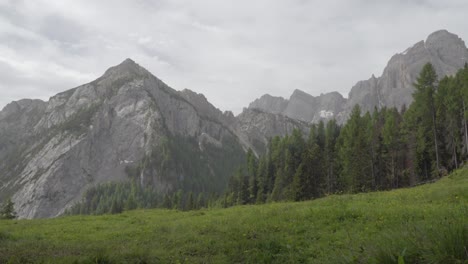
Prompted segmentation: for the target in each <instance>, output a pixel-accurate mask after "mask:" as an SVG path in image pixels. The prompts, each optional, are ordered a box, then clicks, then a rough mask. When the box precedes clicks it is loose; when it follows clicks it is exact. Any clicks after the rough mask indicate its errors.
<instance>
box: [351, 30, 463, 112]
mask: <svg viewBox="0 0 468 264" xmlns="http://www.w3.org/2000/svg"><path fill="white" fill-rule="evenodd" d="M467 61H468V49H467V48H466V46H465V43H464V42H463V40H462V39H460V38H459V37H458V36H457V35H455V34H452V33H450V32H448V31H446V30H440V31H436V32H434V33H432V34H430V35H429V36H428V37H427V39H426V41H420V42H418V43H416V44H415V45H413V46H412V47H410V48H408V49H407V50H406V51H404V52H403V53H398V54H396V55H394V56H393V57H392V58H391V59H390V61H389V62H388V64H387V66H386V67H385V69H384V71H383V74H382V76H381V77H379V78H375V77H374V76H372V77H371V78H370V79H369V80H366V81H360V82H358V83H357V84H356V85H355V86H354V87H353V88H352V89H351V91H350V93H349V99H348V102H347V104H346V107H345V113H344V115H343V116H347V114H349V112H350V111H351V109H352V107H354V105H356V104H359V105H360V106H361V108H362V110H363V111H373V109H374V108H375V107H377V108H381V107H396V108H397V109H401V107H402V106H403V105H406V106H408V105H409V104H411V102H412V101H413V97H412V94H413V92H414V87H413V83H414V82H415V81H416V78H417V77H418V75H419V73H420V71H421V69H422V67H423V66H424V64H426V63H428V62H430V63H432V65H433V66H434V68H435V69H436V72H437V75H438V76H439V77H440V78H442V77H444V76H446V75H453V74H455V73H456V72H457V71H458V70H459V69H461V68H462V67H463V66H464V64H465V63H466V62H467Z"/></svg>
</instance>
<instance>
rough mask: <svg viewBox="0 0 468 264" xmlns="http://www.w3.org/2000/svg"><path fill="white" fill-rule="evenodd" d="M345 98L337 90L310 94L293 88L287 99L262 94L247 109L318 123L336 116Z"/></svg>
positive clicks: (341, 109) (341, 108)
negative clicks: (317, 94) (316, 94)
mask: <svg viewBox="0 0 468 264" xmlns="http://www.w3.org/2000/svg"><path fill="white" fill-rule="evenodd" d="M345 102H346V100H345V99H344V98H343V96H342V95H341V94H339V93H337V92H332V93H327V94H321V95H320V96H317V97H315V96H312V95H310V94H308V93H306V92H303V91H301V90H295V91H294V92H293V94H292V95H291V97H290V98H289V100H286V99H284V98H282V97H274V96H270V95H264V96H262V97H260V98H259V99H256V100H255V101H254V102H252V103H251V104H250V105H249V109H258V110H261V111H263V112H267V113H273V114H281V115H285V116H288V117H290V118H293V119H297V120H300V121H302V122H307V123H309V122H312V123H318V122H319V121H320V120H329V119H331V118H334V117H336V115H337V114H339V113H340V112H341V111H343V106H344V103H345Z"/></svg>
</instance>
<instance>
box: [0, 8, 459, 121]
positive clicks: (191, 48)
mask: <svg viewBox="0 0 468 264" xmlns="http://www.w3.org/2000/svg"><path fill="white" fill-rule="evenodd" d="M466 14H468V1H466V0H444V1H440V0H414V1H406V0H394V1H375V0H327V1H323V0H320V1H316V0H309V1H307V0H249V1H239V0H237V1H234V0H232V1H231V0H225V1H221V0H197V1H193V0H170V1H169V0H162V1H160V0H127V1H124V0H99V1H96V0H0V109H1V108H3V106H4V105H6V104H7V103H8V102H10V101H13V100H18V99H21V98H40V99H44V100H47V99H48V98H49V97H50V96H52V95H54V94H56V93H57V92H60V91H64V90H66V89H69V88H73V87H75V86H78V85H80V84H83V83H87V82H90V81H92V80H94V79H95V78H97V77H99V76H100V75H102V74H103V73H104V71H105V70H106V69H107V68H109V67H110V66H113V65H116V64H119V63H120V62H121V61H123V60H124V59H125V58H132V59H133V60H135V61H136V62H137V63H139V64H140V65H142V66H143V67H145V68H147V69H148V70H149V71H151V72H152V73H153V74H154V75H156V76H157V77H159V78H160V79H162V80H163V81H164V82H166V83H167V84H168V85H170V86H171V87H173V88H174V89H177V90H181V89H184V88H188V89H191V90H194V91H196V92H199V93H203V94H204V95H205V96H206V97H207V98H208V99H209V100H210V102H212V103H213V104H214V105H215V106H217V107H218V108H220V109H222V110H232V111H234V112H235V113H239V112H240V111H241V110H242V108H243V107H245V106H247V105H248V103H249V102H251V101H252V100H254V99H255V98H257V97H260V96H261V95H262V94H265V93H269V94H272V95H277V96H283V97H289V95H290V94H291V93H292V91H293V90H294V89H301V90H304V91H306V92H308V93H310V94H312V95H319V94H320V93H325V92H330V91H334V90H336V91H339V92H340V93H342V94H343V95H345V96H347V94H348V91H349V90H350V88H351V87H352V86H353V85H354V84H355V83H356V82H357V81H358V80H362V79H368V78H369V77H370V76H371V75H372V74H375V75H376V76H380V75H381V73H382V71H383V68H384V67H385V65H386V63H387V61H388V60H389V59H390V57H391V56H392V55H393V54H395V53H398V52H403V51H404V50H405V49H406V48H408V47H409V46H411V45H413V44H414V43H416V42H418V41H420V40H423V39H425V38H426V37H427V35H428V34H430V33H431V32H433V31H435V30H438V29H447V30H449V31H451V32H453V33H456V34H458V35H459V36H460V37H461V38H463V39H468V23H467V20H466V16H467V15H466Z"/></svg>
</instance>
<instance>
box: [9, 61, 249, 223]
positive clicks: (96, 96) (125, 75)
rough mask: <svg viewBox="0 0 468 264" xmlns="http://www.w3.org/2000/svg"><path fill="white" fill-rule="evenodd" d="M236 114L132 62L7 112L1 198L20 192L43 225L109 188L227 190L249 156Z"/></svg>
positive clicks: (25, 209)
mask: <svg viewBox="0 0 468 264" xmlns="http://www.w3.org/2000/svg"><path fill="white" fill-rule="evenodd" d="M227 116H229V114H223V113H222V112H221V111H219V110H218V109H216V108H215V107H214V106H213V105H211V104H210V103H208V101H207V100H206V98H205V97H204V96H203V95H199V94H196V93H194V92H192V91H189V90H184V91H181V92H178V91H175V90H173V89H172V88H170V87H169V86H167V85H166V84H164V83H163V82H162V81H160V80H159V79H157V78H156V77H154V76H153V75H152V74H151V73H149V72H148V71H146V70H145V69H144V68H142V67H140V66H139V65H137V64H136V63H135V62H133V61H132V60H129V59H128V60H125V61H124V62H123V63H122V64H120V65H118V66H116V67H113V68H110V69H109V70H108V71H106V73H105V74H104V75H103V76H102V77H100V78H99V79H97V80H95V81H93V82H91V83H88V84H85V85H82V86H80V87H77V88H74V89H71V90H68V91H66V92H63V93H60V94H57V95H55V96H53V97H52V98H50V100H49V101H48V102H43V101H40V100H21V101H18V102H12V103H10V104H9V105H7V106H6V107H5V108H4V109H3V110H2V111H1V112H0V131H1V134H0V135H1V136H0V158H2V160H4V161H5V162H2V163H1V165H0V171H1V173H0V183H1V185H0V194H1V196H3V197H0V199H2V198H5V197H7V196H10V195H12V196H13V201H14V202H15V205H16V210H17V212H18V215H19V217H21V218H38V217H53V216H57V215H60V214H61V213H63V212H64V210H65V209H66V208H68V207H69V206H71V205H72V204H73V203H75V202H76V201H77V200H78V199H80V197H81V195H82V193H83V192H84V191H85V190H86V189H87V188H89V187H90V186H94V185H96V184H98V183H102V182H108V181H123V180H128V179H129V178H136V179H138V181H139V182H141V183H142V184H143V185H145V186H153V187H154V188H156V189H157V190H158V191H159V192H161V193H165V192H169V191H174V190H177V189H190V190H193V191H206V192H212V191H221V190H223V189H224V187H225V184H226V181H227V178H228V177H229V176H230V175H229V173H230V172H231V171H233V170H234V168H236V167H237V166H238V165H239V164H241V162H243V158H244V149H243V146H242V145H241V144H240V142H239V140H238V138H237V136H236V134H235V130H234V129H232V128H231V127H230V126H231V125H230V122H229V118H227ZM231 116H232V114H231Z"/></svg>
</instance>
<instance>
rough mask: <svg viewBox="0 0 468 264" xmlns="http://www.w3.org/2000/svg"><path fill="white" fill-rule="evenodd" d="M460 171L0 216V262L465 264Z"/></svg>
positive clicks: (466, 184) (466, 178)
mask: <svg viewBox="0 0 468 264" xmlns="http://www.w3.org/2000/svg"><path fill="white" fill-rule="evenodd" d="M467 216H468V169H464V170H458V171H457V172H455V173H453V174H451V175H450V176H448V177H444V178H443V179H441V180H440V181H438V182H436V183H433V184H427V185H422V186H419V187H415V188H410V189H400V190H394V191H389V192H376V193H366V194H357V195H339V196H335V195H334V196H329V197H326V198H323V199H318V200H315V201H309V202H301V203H276V204H267V205H259V206H239V207H233V208H228V209H212V210H200V211H190V212H178V211H171V210H137V211H130V212H125V213H123V214H120V215H104V216H72V217H63V218H56V219H41V220H13V221H7V220H3V221H0V263H30V262H31V263H350V262H351V263H468V251H467V250H468V249H467V244H468V218H467Z"/></svg>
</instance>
